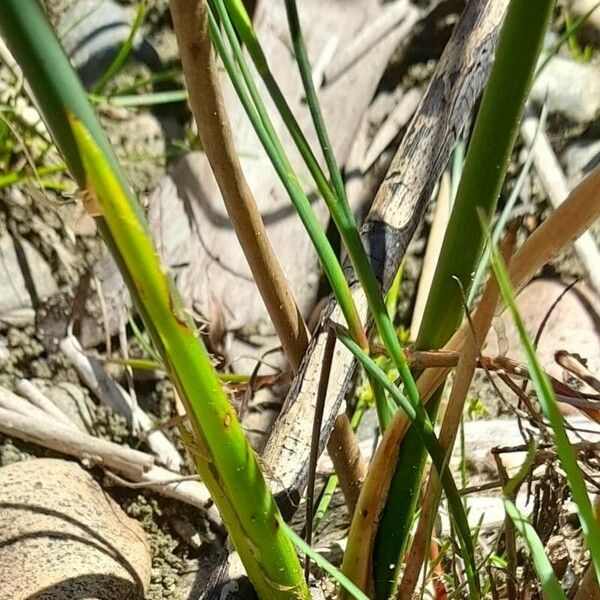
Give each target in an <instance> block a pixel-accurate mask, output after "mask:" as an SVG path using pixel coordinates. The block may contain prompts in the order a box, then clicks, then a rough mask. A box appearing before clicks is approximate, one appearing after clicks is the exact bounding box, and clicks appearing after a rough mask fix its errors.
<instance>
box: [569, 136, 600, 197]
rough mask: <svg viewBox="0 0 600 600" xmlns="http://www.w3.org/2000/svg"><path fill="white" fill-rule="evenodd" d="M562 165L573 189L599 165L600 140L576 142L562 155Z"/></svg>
mask: <svg viewBox="0 0 600 600" xmlns="http://www.w3.org/2000/svg"><path fill="white" fill-rule="evenodd" d="M563 163H564V165H565V168H566V173H567V178H568V180H569V186H570V187H571V188H573V187H575V186H576V185H577V184H578V183H579V182H580V181H581V180H582V179H583V176H584V175H586V174H587V173H589V172H590V171H591V170H592V169H593V168H594V167H595V166H596V165H597V164H599V163H600V140H586V139H581V140H576V141H575V142H573V143H572V144H571V145H570V146H569V147H568V148H567V150H566V151H565V153H564V154H563Z"/></svg>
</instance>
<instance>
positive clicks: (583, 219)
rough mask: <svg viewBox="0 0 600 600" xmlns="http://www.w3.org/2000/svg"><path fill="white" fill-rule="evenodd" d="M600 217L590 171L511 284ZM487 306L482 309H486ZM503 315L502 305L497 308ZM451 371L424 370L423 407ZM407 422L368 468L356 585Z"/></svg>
mask: <svg viewBox="0 0 600 600" xmlns="http://www.w3.org/2000/svg"><path fill="white" fill-rule="evenodd" d="M598 217H600V166H599V167H596V168H595V169H594V170H593V171H591V172H590V173H589V174H588V175H587V176H586V177H585V179H584V180H583V181H582V182H581V183H580V184H579V185H578V186H577V187H576V188H575V189H574V190H573V191H572V192H571V193H570V194H569V197H568V198H567V199H566V200H565V201H564V202H563V203H562V204H561V205H560V206H559V207H558V208H557V209H556V210H555V211H554V212H553V213H552V214H551V215H550V216H549V217H548V219H546V221H544V222H543V223H542V224H541V225H540V226H539V227H538V228H537V229H536V230H535V231H534V232H533V233H532V234H531V236H529V238H528V239H527V240H526V241H525V243H524V244H523V246H522V247H521V248H520V249H519V250H518V251H517V252H516V253H515V255H514V256H513V259H512V260H511V262H510V265H509V275H510V279H511V282H512V285H513V286H514V287H515V288H516V289H517V291H520V290H521V289H523V287H524V286H525V285H526V284H527V283H528V282H529V281H530V279H531V278H532V277H533V276H534V275H535V273H536V272H537V271H538V269H540V268H541V267H542V266H543V265H545V264H546V263H547V262H548V261H549V260H551V259H552V258H553V257H555V256H556V255H557V254H559V253H560V252H561V251H562V250H564V249H565V248H567V247H568V246H569V245H570V244H572V243H573V241H574V240H576V239H577V238H578V237H579V236H580V235H581V234H582V233H583V232H584V231H586V230H587V229H589V227H590V226H591V225H592V224H593V223H594V221H596V219H598ZM498 296H499V292H498V289H497V286H494V291H493V292H492V291H491V292H490V293H489V295H488V297H487V298H486V299H485V300H484V299H482V302H481V303H480V305H479V306H478V307H477V310H476V311H475V312H474V313H473V321H474V322H477V320H478V319H480V318H481V317H480V316H479V315H480V314H481V313H483V312H487V311H490V310H491V311H494V310H495V309H496V305H497V303H498ZM484 302H485V304H484ZM498 310H503V306H500V307H498ZM469 331H470V328H469V324H468V323H466V322H463V324H462V325H461V326H460V328H459V329H458V330H457V331H456V333H455V334H454V335H453V336H452V338H451V339H450V341H449V342H448V343H447V344H446V345H445V346H444V348H442V349H441V350H442V351H444V352H462V350H463V348H464V345H465V340H466V339H467V336H468V334H469ZM449 372H450V368H438V369H428V370H427V371H425V372H424V373H423V374H422V375H421V377H419V379H418V381H417V387H418V389H419V396H420V398H421V402H423V403H427V401H428V400H429V399H430V398H431V396H432V394H433V393H434V392H435V390H437V388H438V387H439V386H440V384H441V383H442V382H443V381H444V379H445V378H446V376H447V375H448V373H449ZM409 425H410V421H409V420H408V418H407V417H406V415H405V414H404V412H402V411H397V412H396V414H395V416H394V419H393V420H392V422H391V423H390V425H389V427H388V428H387V430H386V432H385V435H384V436H383V439H382V440H381V443H380V444H379V446H378V448H377V451H376V453H375V455H374V456H373V458H372V460H371V463H370V465H369V470H372V469H373V470H375V472H377V473H378V474H379V477H378V478H367V480H366V483H365V485H364V486H363V488H362V490H361V494H360V497H359V501H358V504H357V511H358V512H357V514H361V515H366V516H365V518H364V519H363V529H362V531H363V535H364V537H365V553H364V554H365V559H364V560H363V562H362V563H361V565H359V568H357V569H355V571H354V572H355V574H356V580H355V583H357V584H359V585H364V582H367V581H368V580H369V573H370V568H371V567H370V560H369V559H368V558H367V557H370V554H369V553H370V552H371V549H372V544H373V540H374V537H375V533H376V531H377V526H378V523H379V516H380V514H381V510H382V509H383V507H384V505H385V501H386V498H387V494H388V491H389V487H390V482H391V480H392V477H393V475H394V471H395V468H396V464H397V462H398V453H399V448H400V444H401V442H402V440H403V438H404V435H405V434H406V432H407V431H408V428H409Z"/></svg>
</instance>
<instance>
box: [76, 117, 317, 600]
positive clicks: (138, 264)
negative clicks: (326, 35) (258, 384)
mask: <svg viewBox="0 0 600 600" xmlns="http://www.w3.org/2000/svg"><path fill="white" fill-rule="evenodd" d="M71 127H72V129H73V134H74V136H75V139H76V141H77V144H78V146H79V149H80V153H81V157H82V160H83V165H84V170H85V173H86V178H87V185H86V193H87V194H88V200H87V206H88V209H91V210H93V211H96V210H98V211H101V214H102V216H103V217H104V219H105V221H106V223H107V226H108V228H109V230H110V231H111V232H112V234H113V237H114V239H115V242H116V246H117V248H118V250H119V252H120V255H121V257H122V260H123V263H124V265H125V268H126V269H127V271H128V273H129V276H130V279H131V280H132V281H133V284H134V286H135V291H136V296H137V297H138V298H140V299H141V302H142V303H143V305H144V309H145V313H146V314H147V321H148V322H150V323H152V328H151V330H153V331H154V332H155V337H156V339H155V340H154V342H155V345H156V346H157V347H158V348H159V349H160V350H161V355H162V359H163V361H164V363H165V365H166V366H167V369H168V371H169V374H170V376H171V379H172V381H173V384H174V385H175V387H176V388H177V390H178V392H179V395H180V397H181V398H182V400H183V401H184V403H185V405H186V410H187V411H188V414H189V416H190V420H191V422H192V424H193V428H194V442H195V444H196V448H195V450H194V451H193V452H192V454H193V459H194V462H195V464H196V468H197V470H198V473H199V475H200V476H201V478H202V480H203V481H204V483H205V484H206V486H207V487H208V488H209V490H210V492H211V496H212V497H213V499H214V501H215V504H216V505H217V507H218V508H219V510H220V512H221V514H222V515H223V520H224V522H225V524H226V526H227V529H228V531H229V533H230V535H231V538H232V540H233V542H234V545H235V546H236V549H237V550H238V552H239V554H240V557H241V558H242V561H243V563H244V566H245V567H246V569H247V571H248V575H249V576H250V578H251V580H252V582H253V583H254V585H255V586H256V588H257V591H258V593H259V594H260V595H261V596H262V597H265V598H269V597H275V595H274V590H275V589H280V590H283V589H285V590H286V593H288V594H293V593H298V594H300V596H303V595H305V592H306V590H305V586H304V581H303V578H302V575H301V572H300V571H299V563H298V559H297V557H296V555H295V553H294V551H293V548H292V547H291V545H290V544H289V541H288V540H287V538H286V537H285V535H284V534H283V533H282V531H281V528H280V524H281V522H282V519H281V516H280V515H279V511H278V509H277V506H276V504H275V502H274V500H273V498H272V496H271V495H270V493H269V491H268V489H267V487H266V483H265V481H264V479H263V477H262V474H261V472H260V469H259V467H258V463H257V460H256V457H255V455H254V453H253V452H252V450H251V449H250V446H249V444H248V441H247V439H246V437H245V435H244V433H243V430H242V428H241V425H240V423H239V421H238V420H237V417H236V416H235V411H234V409H233V407H232V406H231V404H230V403H229V401H228V399H227V396H226V395H225V393H224V391H223V389H222V388H221V385H220V383H219V380H218V377H217V376H216V373H215V371H214V369H213V367H212V364H211V362H210V359H209V357H208V353H207V352H206V349H205V348H204V346H203V344H202V342H201V341H200V340H199V339H198V338H197V337H196V335H195V331H194V329H193V327H192V326H191V319H190V317H189V316H188V314H187V311H186V310H185V309H184V308H183V307H182V305H181V301H180V299H179V297H178V296H177V294H176V292H175V290H174V288H173V286H172V283H171V281H170V278H169V277H168V275H166V273H165V271H164V269H163V268H162V266H161V264H160V262H159V259H158V255H157V253H156V250H155V248H154V245H153V243H152V241H151V239H150V238H149V236H148V235H147V233H146V230H145V228H144V227H143V226H142V224H141V223H140V222H139V221H138V219H137V216H136V212H135V211H134V210H133V207H132V206H131V203H130V202H129V200H128V198H127V195H126V194H125V193H124V192H123V190H122V188H121V186H120V184H119V182H118V180H117V179H116V178H115V177H114V176H113V175H112V174H111V172H110V169H109V168H108V166H107V163H106V161H105V160H104V158H103V155H102V152H101V151H100V149H99V148H98V146H97V145H96V144H95V142H94V141H93V139H92V137H91V136H90V135H89V133H88V132H87V130H86V129H85V128H84V127H83V126H82V125H81V123H80V122H79V121H77V120H71ZM248 498H252V501H251V502H248ZM281 597H283V595H281Z"/></svg>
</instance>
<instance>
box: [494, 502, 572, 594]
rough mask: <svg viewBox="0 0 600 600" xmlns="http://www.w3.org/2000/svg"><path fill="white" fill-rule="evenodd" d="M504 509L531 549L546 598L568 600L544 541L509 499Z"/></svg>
mask: <svg viewBox="0 0 600 600" xmlns="http://www.w3.org/2000/svg"><path fill="white" fill-rule="evenodd" d="M504 509H505V510H506V513H507V514H508V516H509V517H510V518H511V519H512V522H513V523H514V524H515V529H516V530H517V531H518V533H519V535H520V536H521V537H522V538H523V539H524V540H525V542H526V543H527V546H528V547H529V551H530V552H531V558H532V560H533V565H534V567H535V570H536V572H537V574H538V578H539V580H540V583H541V584H542V588H543V589H544V595H545V596H546V598H548V600H567V596H566V595H565V593H564V591H563V589H562V588H561V587H560V583H559V582H558V579H556V575H555V574H554V570H553V569H552V565H551V564H550V561H549V560H548V557H547V556H546V551H545V549H544V544H542V541H541V540H540V538H539V536H538V534H537V533H536V531H535V529H534V528H533V526H532V525H531V523H530V522H529V521H528V520H527V518H526V517H525V516H524V515H522V514H521V512H520V511H519V510H518V509H517V507H516V506H515V505H514V504H513V503H512V502H511V501H510V500H508V498H504Z"/></svg>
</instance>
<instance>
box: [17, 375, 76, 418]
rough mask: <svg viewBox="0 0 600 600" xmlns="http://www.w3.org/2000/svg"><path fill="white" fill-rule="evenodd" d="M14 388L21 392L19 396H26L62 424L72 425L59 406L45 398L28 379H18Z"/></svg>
mask: <svg viewBox="0 0 600 600" xmlns="http://www.w3.org/2000/svg"><path fill="white" fill-rule="evenodd" d="M15 389H16V390H17V392H19V394H21V396H23V397H25V398H27V399H28V400H29V402H31V404H33V405H34V406H37V407H38V408H40V409H41V410H43V411H44V412H47V413H48V414H49V415H51V416H52V417H54V418H55V419H56V420H57V421H60V422H61V423H63V424H64V425H68V426H70V427H73V423H72V422H71V420H70V419H69V417H67V415H65V413H64V412H62V410H60V408H58V406H56V404H54V402H52V400H50V399H49V398H47V397H46V396H45V395H44V394H43V393H42V392H41V391H40V390H39V389H38V388H37V387H36V386H35V385H33V383H31V381H28V380H27V379H20V380H19V381H17V385H16V386H15Z"/></svg>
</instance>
